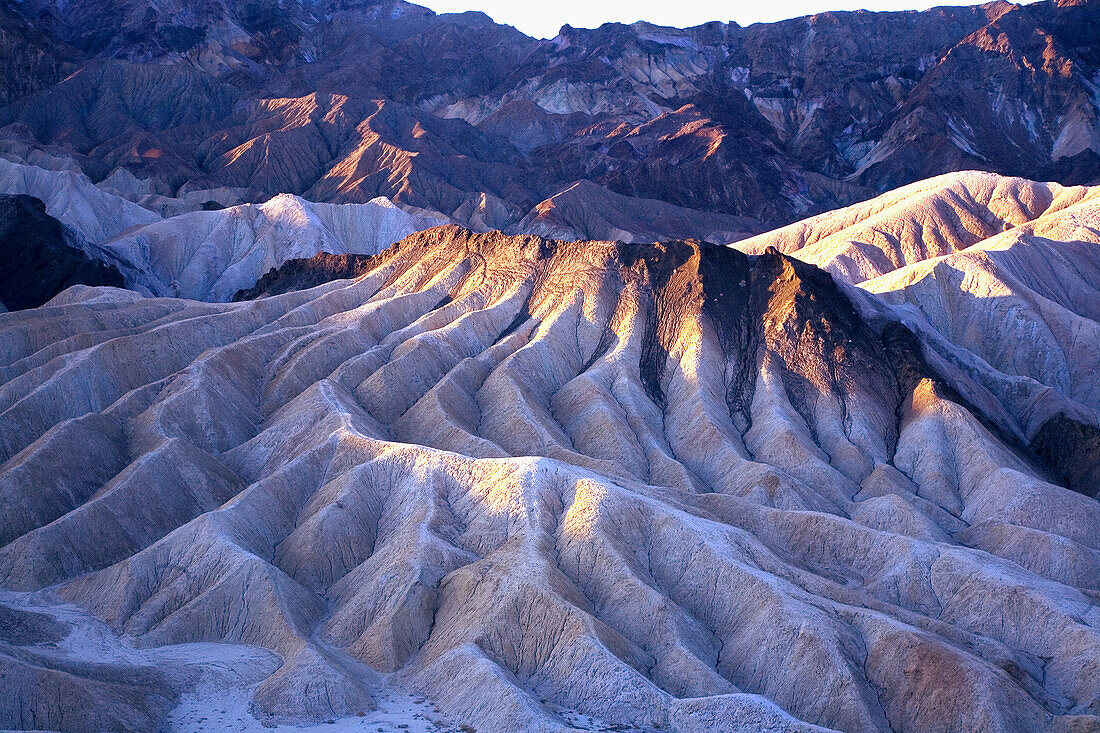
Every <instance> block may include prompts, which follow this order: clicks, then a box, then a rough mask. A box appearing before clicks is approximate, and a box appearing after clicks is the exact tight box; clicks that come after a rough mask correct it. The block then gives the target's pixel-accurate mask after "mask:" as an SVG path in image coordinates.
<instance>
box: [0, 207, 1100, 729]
mask: <svg viewBox="0 0 1100 733" xmlns="http://www.w3.org/2000/svg"><path fill="white" fill-rule="evenodd" d="M321 260H324V262H323V265H324V276H323V277H315V276H314V275H312V274H311V273H310V271H309V263H308V261H296V262H292V263H291V264H289V265H287V266H285V268H284V269H282V270H279V271H277V272H275V273H271V274H269V275H268V276H267V277H265V278H264V280H263V281H261V283H260V284H259V285H258V287H257V289H256V290H255V291H253V292H250V293H242V294H240V297H255V298H256V299H254V300H245V301H242V302H238V303H231V304H212V303H199V302H196V301H185V300H173V299H164V298H137V297H135V296H133V295H132V294H130V293H126V292H125V291H118V290H113V289H90V288H89V289H83V290H70V291H68V292H67V293H66V294H65V295H63V296H62V297H61V298H60V299H55V301H53V302H52V303H51V305H49V306H47V307H44V308H39V309H35V310H33V311H27V312H24V313H13V314H7V315H4V316H3V319H4V328H3V329H0V354H3V355H4V356H5V363H4V364H2V365H0V382H2V386H0V461H2V462H0V513H2V514H3V516H4V517H5V521H4V522H3V525H2V527H0V532H2V533H3V534H2V535H0V543H2V544H3V546H2V548H0V587H3V588H6V589H12V590H18V591H28V592H34V591H42V592H41V593H39V595H38V596H36V597H40V598H42V599H47V600H48V602H50V603H55V602H60V601H65V602H70V603H73V604H76V605H77V606H80V607H81V608H83V609H86V610H87V611H89V612H91V613H92V614H94V615H95V616H97V617H98V618H100V619H103V620H104V621H105V622H107V623H108V624H109V625H110V626H111V627H112V628H113V629H114V630H115V631H117V632H119V633H123V634H126V635H129V636H132V637H134V639H135V640H136V642H137V643H138V644H140V645H142V646H151V647H158V646H162V645H168V644H178V643H183V642H232V643H239V644H250V645H255V646H258V647H262V648H264V649H267V650H269V651H270V652H273V653H274V654H275V655H277V656H278V658H279V659H281V667H277V668H274V667H273V668H272V672H271V673H270V676H268V677H266V679H265V680H264V681H263V682H262V684H260V686H259V688H258V689H257V690H256V692H255V696H254V707H253V712H254V713H255V714H256V715H257V716H258V717H261V718H262V719H264V720H269V721H295V720H303V719H304V720H324V719H326V718H329V717H333V716H343V715H354V714H355V713H357V712H361V711H363V710H368V709H370V708H371V707H372V706H373V705H374V704H375V703H374V700H375V699H376V697H377V696H378V694H379V690H380V689H381V686H383V685H389V684H399V685H401V686H404V687H405V688H407V689H409V690H411V691H414V692H417V693H419V694H422V695H424V696H426V697H427V698H428V699H430V700H432V701H433V702H435V704H437V705H438V706H439V708H440V710H442V711H443V713H445V714H447V715H449V716H451V717H453V719H455V720H461V721H464V722H468V723H469V724H471V725H473V726H474V727H476V728H478V730H520V729H524V730H567V729H569V726H568V725H567V722H566V719H565V718H563V717H562V716H561V715H559V712H558V711H560V709H562V708H564V709H568V710H572V711H578V712H580V713H583V714H586V715H592V716H595V717H597V718H600V719H603V720H606V721H610V722H614V723H618V724H622V725H627V726H634V727H637V728H642V729H647V728H649V729H655V728H663V729H674V730H684V731H704V730H740V729H744V730H820V729H821V728H829V729H835V730H842V731H868V730H874V731H935V730H986V731H1027V730H1040V729H1055V730H1066V731H1069V730H1091V729H1092V728H1093V727H1094V726H1097V725H1100V719H1098V718H1097V717H1094V716H1097V715H1100V682H1098V680H1100V674H1098V673H1100V669H1098V666H1100V661H1098V660H1100V632H1098V630H1097V627H1098V625H1100V615H1098V613H1097V610H1096V605H1095V603H1096V600H1097V595H1098V593H1100V532H1098V529H1100V503H1098V502H1097V501H1095V500H1094V499H1092V498H1089V497H1086V496H1084V495H1082V494H1080V493H1076V492H1074V491H1071V490H1069V489H1067V488H1065V487H1063V486H1059V485H1057V483H1056V482H1059V481H1063V480H1064V478H1063V477H1064V476H1065V475H1068V474H1067V472H1068V471H1070V470H1072V471H1076V472H1077V473H1074V476H1077V475H1078V474H1080V475H1087V471H1088V470H1095V469H1089V468H1088V467H1085V468H1082V467H1080V466H1076V467H1068V468H1067V467H1066V466H1061V467H1059V466H1052V465H1048V464H1047V463H1045V461H1047V460H1054V458H1052V456H1053V453H1052V451H1051V450H1047V451H1046V452H1045V453H1044V451H1042V450H1036V452H1034V453H1032V452H1030V450H1029V449H1027V448H1025V447H1024V446H1023V445H1022V443H1021V442H1019V441H1018V440H1016V439H1014V438H1012V437H1010V436H1007V435H1005V434H1004V433H1003V432H1002V431H1001V430H1000V429H999V428H997V427H996V425H998V424H999V423H998V420H997V419H996V416H988V415H984V414H979V413H978V412H977V408H975V407H972V406H971V405H970V403H969V402H967V400H965V399H963V398H961V397H959V396H958V392H957V390H956V389H954V387H953V386H952V384H951V382H950V379H948V378H947V377H945V376H943V375H941V374H938V373H937V372H936V371H935V370H934V369H933V368H932V367H931V366H929V361H930V360H928V359H926V357H925V354H924V352H923V349H924V346H923V345H922V341H921V339H920V338H918V337H917V336H915V335H914V334H913V333H911V332H910V331H908V330H907V329H905V327H903V326H901V325H900V324H896V323H891V322H888V321H885V320H882V319H877V320H874V321H871V320H868V319H867V318H865V317H864V316H863V315H861V311H860V310H859V309H858V308H857V307H856V305H855V304H853V302H852V301H851V300H850V299H849V296H848V295H846V291H845V290H844V289H842V288H841V287H840V286H838V285H837V284H836V283H835V282H834V280H833V278H832V277H831V276H830V275H829V274H828V273H826V272H824V271H822V270H819V269H817V268H816V267H814V266H812V265H808V264H805V263H803V262H800V261H798V260H795V259H792V258H790V257H788V256H787V255H784V254H780V253H779V251H777V250H775V249H768V250H766V251H765V252H764V253H762V254H759V255H753V256H750V255H745V254H743V253H741V252H738V251H735V250H732V249H726V248H719V247H712V246H709V245H699V244H697V243H693V242H666V243H663V244H656V245H629V244H622V243H614V242H569V243H564V242H555V241H551V240H544V239H540V238H538V237H526V236H523V237H521V236H514V237H512V236H504V235H502V234H499V233H489V234H473V233H470V232H468V231H466V230H463V229H459V228H457V227H439V228H435V229H430V230H427V231H424V232H420V233H417V234H413V235H411V236H409V237H407V238H406V239H404V240H403V241H401V242H400V243H399V244H397V245H395V246H393V247H391V248H390V249H388V250H385V251H384V252H382V253H381V254H379V255H376V256H374V257H372V258H369V259H365V258H356V257H354V256H350V257H344V258H341V259H340V260H339V261H335V260H328V259H325V258H323V257H322V258H320V259H319V260H318V261H321ZM345 268H347V269H348V271H347V272H344V269H345ZM341 275H356V276H359V277H358V279H356V280H354V281H352V280H332V281H330V282H324V283H323V284H319V285H317V284H316V283H317V282H318V281H320V280H326V279H328V278H331V277H340V276H341ZM302 285H316V287H312V289H309V290H295V289H294V288H296V287H300V286H302ZM283 291H289V292H283ZM265 293H282V294H277V295H270V296H266V297H260V296H264V294H265ZM1055 429H1056V428H1055ZM1082 440H1083V441H1087V440H1089V435H1086V436H1084V437H1083V438H1082ZM1048 443H1049V441H1048ZM30 487H34V488H33V490H32V489H31V488H30ZM43 589H45V590H43ZM0 608H2V606H0ZM0 641H3V640H2V639H0ZM0 651H2V652H3V653H2V654H0V665H4V666H5V667H6V668H8V669H11V670H14V671H15V674H16V675H17V676H19V675H24V676H25V677H26V678H29V673H27V672H26V670H27V669H30V668H33V669H35V670H36V672H35V674H36V675H38V677H39V678H41V679H46V680H54V679H55V678H56V677H57V676H60V675H62V674H66V673H65V672H63V671H62V667H61V666H60V664H61V663H60V662H58V661H57V659H56V658H54V657H50V658H49V659H47V660H46V661H43V660H42V659H39V658H37V657H36V658H33V659H32V658H30V657H28V656H27V655H26V654H25V653H23V652H21V651H19V650H18V649H15V647H13V646H9V645H5V646H4V647H2V648H0ZM357 663H361V664H357ZM51 665H53V666H51ZM362 665H366V666H367V667H369V668H371V669H372V670H373V671H370V670H367V669H366V667H363V666H362ZM375 673H381V674H375ZM387 673H394V676H393V677H390V678H388V679H387V680H385V681H383V680H382V677H381V675H384V674H387ZM66 679H67V680H68V679H70V678H66ZM76 679H77V682H76V683H73V684H80V682H79V681H80V680H81V679H83V678H81V677H80V675H79V674H77V675H76ZM88 684H91V682H89V683H88ZM127 684H129V685H130V687H129V688H127V689H134V690H138V692H136V693H134V695H135V699H138V700H142V701H148V700H149V699H151V698H150V697H148V695H151V694H152V693H147V692H144V691H147V690H150V689H153V688H154V687H155V688H156V689H157V690H159V689H161V687H162V686H164V685H168V684H169V682H165V681H164V680H162V679H159V678H149V679H146V678H143V677H141V676H140V675H137V674H136V673H135V674H134V675H132V679H129V681H128V682H127ZM157 694H161V693H157ZM164 694H167V693H164ZM21 699H22V700H23V706H22V708H21V711H22V712H21V713H20V714H21V715H23V718H22V719H17V720H15V722H16V723H22V724H27V723H28V722H35V721H42V720H48V719H49V715H50V714H51V711H50V710H49V709H48V706H47V705H46V704H45V703H44V702H42V701H43V700H45V697H44V696H42V695H39V696H38V697H35V695H34V693H33V692H24V693H23V697H22V698H21ZM28 701H29V702H28ZM36 704H38V705H39V707H38V708H36V707H35V705H36ZM90 705H91V709H92V713H89V715H92V714H94V712H95V710H96V708H95V706H94V704H90ZM143 705H144V707H142V706H143ZM157 705H160V706H161V707H160V708H158V707H157ZM157 705H154V704H152V703H148V702H144V703H143V702H139V703H137V704H136V705H135V707H136V708H137V709H139V710H141V711H143V713H142V714H147V715H150V716H154V717H155V715H157V714H161V713H158V712H157V711H158V710H160V709H161V708H163V706H164V703H163V701H161V702H159V703H157ZM0 709H2V708H0ZM104 709H106V708H104ZM2 710H3V712H4V714H5V715H6V716H8V717H7V718H5V719H4V723H5V725H7V724H10V720H9V719H10V718H12V716H13V715H14V714H15V713H13V711H12V710H11V709H2ZM149 710H152V711H153V712H148V711H149ZM53 712H54V713H57V711H53ZM57 714H60V713H57ZM104 714H106V713H104ZM135 715H137V714H135ZM27 716H31V717H30V718H28V717H27ZM34 716H37V717H34ZM137 719H138V718H137V717H135V718H133V720H137ZM114 724H115V725H118V727H122V728H129V729H135V730H136V729H140V728H141V725H140V724H138V723H133V724H118V723H117V722H116V723H114ZM102 725H104V723H103V719H98V720H93V722H89V723H87V724H86V725H84V726H83V729H86V730H94V729H95V728H96V726H102ZM815 726H820V727H821V728H816V727H815Z"/></svg>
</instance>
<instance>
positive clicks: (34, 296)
mask: <svg viewBox="0 0 1100 733" xmlns="http://www.w3.org/2000/svg"><path fill="white" fill-rule="evenodd" d="M65 240H66V237H65V230H64V227H62V226H61V222H59V221H58V220H57V219H54V218H53V217H51V216H49V215H47V214H46V207H45V205H44V204H43V203H42V202H41V201H39V200H38V199H36V198H32V197H30V196H6V195H2V194H0V261H2V262H3V263H4V266H3V269H0V304H3V306H4V308H5V309H6V310H9V311H13V310H21V309H23V308H34V307H36V306H39V305H42V304H43V303H45V302H46V301H47V300H49V299H50V298H52V297H54V296H55V295H57V294H58V293H60V292H61V291H62V290H64V289H66V288H68V287H70V286H71V285H76V284H84V285H113V286H115V287H122V285H123V279H122V274H121V273H120V272H119V271H118V270H117V269H115V268H113V267H111V266H110V265H105V264H103V263H101V262H98V261H96V260H93V259H90V258H89V257H88V256H87V255H85V254H84V253H83V252H81V251H80V250H79V249H76V248H75V247H70V246H69V245H68V244H67V243H66V241H65Z"/></svg>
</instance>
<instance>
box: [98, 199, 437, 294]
mask: <svg viewBox="0 0 1100 733" xmlns="http://www.w3.org/2000/svg"><path fill="white" fill-rule="evenodd" d="M444 223H446V221H445V220H443V219H437V218H435V217H432V216H424V215H414V214H409V213H406V212H404V211H402V210H401V209H399V208H397V207H396V206H394V205H393V204H392V203H391V202H390V201H389V200H388V199H385V198H379V199H375V200H373V201H370V202H368V203H365V204H345V205H339V204H314V203H310V202H308V201H304V200H302V199H300V198H298V197H297V196H289V195H283V196H276V197H275V198H273V199H271V200H270V201H268V202H266V203H264V204H261V205H259V206H253V205H251V204H244V205H242V206H234V207H230V208H227V209H220V210H216V211H195V212H191V213H187V214H180V215H179V216H174V217H171V218H169V219H164V220H162V221H158V222H155V223H153V224H149V225H146V226H143V227H137V228H134V229H131V230H128V231H127V232H125V233H122V234H120V235H118V236H116V237H113V238H111V239H108V240H106V241H105V242H103V243H102V244H101V245H99V247H98V248H99V249H101V250H105V251H106V252H108V253H109V254H110V255H111V257H113V258H116V259H117V260H118V261H120V262H123V263H126V264H125V265H123V267H122V269H123V272H124V274H125V275H126V280H127V283H128V285H129V286H130V287H132V288H134V289H136V290H139V291H143V292H145V293H148V294H152V295H169V296H176V297H184V298H192V299H195V300H207V301H215V302H217V301H226V300H229V299H231V298H232V296H233V294H234V293H235V292H237V291H238V290H240V289H242V288H248V287H251V286H252V285H254V284H255V283H256V281H257V280H259V279H260V276H261V275H263V274H264V273H265V272H267V271H268V270H270V269H273V268H275V267H278V266H279V265H281V264H283V263H284V262H285V261H286V260H290V259H296V258H302V257H311V256H313V255H314V254H317V253H318V252H327V253H331V254H343V253H347V252H356V253H367V254H370V253H375V252H379V251H381V250H383V249H385V248H386V247H388V246H390V245H391V244H393V243H394V242H396V241H397V240H399V239H402V238H404V237H405V236H406V235H408V234H411V233H413V232H416V231H420V230H421V229H428V228H429V227H433V226H439V225H440V224H444Z"/></svg>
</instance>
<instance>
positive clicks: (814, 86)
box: [0, 0, 1100, 241]
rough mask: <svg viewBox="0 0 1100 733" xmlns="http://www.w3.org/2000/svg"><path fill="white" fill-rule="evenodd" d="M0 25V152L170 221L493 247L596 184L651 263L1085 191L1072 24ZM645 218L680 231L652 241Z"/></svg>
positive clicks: (255, 6) (935, 18)
mask: <svg viewBox="0 0 1100 733" xmlns="http://www.w3.org/2000/svg"><path fill="white" fill-rule="evenodd" d="M5 7H6V10H5V12H6V13H7V14H8V15H5V16H3V17H0V32H5V33H7V35H5V36H3V37H0V54H2V53H4V52H5V51H4V49H5V48H6V46H4V43H5V42H7V43H9V44H21V45H18V48H19V49H23V48H33V49H35V52H36V54H37V56H35V57H34V58H35V59H38V60H33V59H32V58H31V57H30V56H27V54H21V56H20V61H19V63H20V64H24V63H27V64H30V65H29V66H28V67H27V68H26V69H23V68H22V66H20V67H19V68H18V73H16V74H13V81H12V82H11V85H12V87H13V90H12V91H10V92H8V94H7V96H8V97H10V99H9V100H8V101H7V102H6V103H4V104H3V105H2V106H0V141H3V140H8V141H18V142H19V143H20V144H23V145H29V146H31V147H32V148H34V149H36V150H42V151H49V152H50V153H51V154H55V155H61V156H68V157H70V158H71V159H72V160H74V161H75V162H76V164H77V165H79V166H80V168H81V169H82V170H83V171H84V172H85V173H87V174H88V175H89V176H90V177H91V178H92V180H94V181H97V182H98V181H100V180H102V179H104V178H107V177H108V176H111V175H113V174H114V173H115V172H116V171H118V170H125V171H128V172H129V173H131V174H133V176H135V177H136V178H137V179H139V180H142V181H148V182H150V183H148V184H146V185H148V186H150V187H151V188H155V189H157V190H158V192H159V193H160V195H163V196H171V197H179V196H181V195H182V194H186V193H188V192H190V191H193V190H195V189H220V188H225V189H232V190H234V191H236V192H238V194H239V195H240V196H241V198H240V201H239V202H252V203H258V202H262V201H266V200H267V199H269V198H271V197H272V196H274V195H276V194H280V193H292V194H296V195H300V196H303V197H305V198H307V199H309V200H313V201H324V202H359V203H362V202H366V201H369V200H371V199H373V198H375V197H378V196H385V197H387V198H389V199H391V200H393V201H394V202H396V203H397V204H399V205H401V206H406V205H408V206H415V207H418V208H427V209H431V210H434V211H436V212H439V213H440V214H441V215H443V216H445V217H449V218H451V219H453V220H454V221H456V222H459V223H461V224H464V225H466V226H468V227H471V228H474V229H479V230H487V229H508V228H511V229H515V227H516V225H517V224H519V223H520V222H523V221H527V220H529V219H530V218H532V217H534V218H537V217H538V216H540V214H539V209H538V207H539V202H544V203H545V201H547V200H551V199H552V198H553V197H555V196H559V195H560V194H561V192H562V191H563V190H565V189H567V188H568V187H569V186H571V185H573V184H574V183H576V182H577V181H588V182H589V183H591V184H595V185H594V186H593V187H592V189H591V190H592V191H598V190H600V188H601V187H602V189H606V190H608V191H610V192H611V193H612V194H617V195H619V196H626V197H630V198H631V199H634V200H633V201H632V202H630V203H629V204H627V205H626V206H624V207H623V208H622V211H623V212H624V214H623V215H622V216H619V217H618V220H617V221H614V222H609V231H622V232H625V233H627V234H628V235H629V236H628V237H625V238H628V239H634V240H636V241H642V240H644V239H652V238H654V237H657V238H658V239H660V238H665V237H668V236H677V237H686V236H696V235H697V234H698V233H699V232H700V231H702V230H706V229H711V227H710V225H709V224H707V223H705V222H706V220H707V216H708V215H715V214H726V215H731V216H739V217H749V218H751V219H754V220H756V226H748V227H744V228H739V229H740V230H741V231H745V232H752V231H759V230H762V229H764V228H769V227H773V226H777V225H782V224H786V223H789V222H791V221H794V220H796V219H799V218H802V217H805V216H807V215H811V214H815V213H818V212H820V211H824V210H828V209H832V208H835V207H838V206H843V205H847V204H850V203H853V202H856V201H860V200H863V199H866V198H868V197H871V196H873V195H875V194H876V193H881V192H883V191H886V190H889V189H892V188H895V187H897V186H900V185H904V184H907V183H911V182H913V181H916V180H920V179H924V178H927V177H929V176H934V175H937V174H941V173H945V172H951V171H956V170H965V169H982V170H989V171H994V172H998V173H1002V174H1008V175H1026V176H1028V177H1031V178H1045V179H1051V180H1057V181H1059V182H1061V183H1065V184H1078V183H1088V182H1093V181H1095V180H1096V179H1097V178H1098V176H1100V153H1098V151H1100V122H1098V114H1100V112H1098V106H1097V104H1098V103H1097V95H1096V93H1095V90H1096V88H1097V85H1098V84H1100V76H1098V75H1100V48H1098V45H1097V41H1096V38H1097V37H1100V33H1097V32H1096V31H1097V29H1098V27H1100V26H1098V15H1097V5H1096V3H1094V2H1087V1H1085V0H1043V1H1042V2H1037V3H1033V4H1030V5H1026V6H1016V5H1012V4H1009V3H1005V2H993V3H988V4H986V5H981V6H973V7H965V8H936V9H933V10H929V11H926V12H920V13H918V12H899V13H867V12H855V13H822V14H819V15H815V16H809V17H805V18H798V19H792V20H788V21H783V22H780V23H772V24H758V25H753V26H749V27H746V28H742V27H739V26H737V25H736V24H727V23H722V22H717V21H718V20H720V19H716V22H714V23H708V24H705V25H702V26H698V27H695V28H689V29H675V28H662V27H657V26H652V25H649V24H645V23H636V24H633V25H629V26H628V25H621V24H607V25H605V26H603V27H601V28H598V29H591V30H585V29H575V28H571V27H569V26H565V27H563V28H562V30H561V32H560V34H559V35H558V36H557V37H555V38H554V39H552V40H545V41H543V40H536V39H532V38H528V37H526V36H524V35H522V34H520V33H518V32H517V31H515V30H514V29H512V28H510V27H507V26H500V25H497V24H495V23H493V22H492V21H491V20H490V19H488V18H487V17H485V16H484V15H482V14H479V13H465V14H458V15H435V14H434V13H432V12H431V11H428V10H426V9H424V8H420V7H418V6H415V5H411V4H408V3H404V2H395V1H393V0H381V1H377V0H341V1H339V2H337V1H336V0H309V1H308V2H307V1H305V0H294V1H293V2H280V3H275V2H274V1H273V0H249V1H248V2H243V1H242V0H216V1H214V2H208V3H202V4H198V5H196V4H194V3H188V2H180V1H178V0H173V1H172V2H152V1H151V0H111V2H110V3H109V8H110V10H109V11H107V12H105V11H104V4H103V3H102V2H100V1H99V0H66V1H65V2H60V1H59V0H22V2H20V3H17V4H14V5H12V6H10V7H7V6H5ZM9 16H10V17H9ZM5 19H6V20H5ZM5 23H6V24H7V25H5ZM4 29H10V30H9V31H5V30H4ZM5 39H11V40H8V41H5ZM11 48H13V49H14V48H16V46H11ZM12 53H13V54H15V53H16V52H15V51H14V50H13V51H12ZM24 59H27V61H26V62H25V61H24ZM13 68H15V67H14V66H13ZM62 68H63V69H64V70H65V73H64V74H62V73H61V72H60V71H58V70H59V69H62ZM70 72H71V73H70ZM62 77H63V78H62ZM2 101H3V100H2V99H0V102H2ZM605 198H606V195H605ZM653 201H659V202H663V203H664V204H671V205H673V206H675V207H680V208H681V209H689V210H690V212H682V211H681V212H679V213H678V214H677V215H676V216H675V217H672V218H666V222H667V223H673V222H675V223H676V231H667V230H662V231H660V232H654V231H652V230H651V229H649V228H648V227H647V222H648V221H649V220H650V219H653V218H662V217H663V216H664V214H665V212H666V211H667V209H666V208H665V207H662V206H656V207H655V205H654V204H653V203H652V202H653ZM626 212H628V213H629V215H627V213H626ZM559 224H560V222H555V223H554V225H555V226H558V225H559ZM567 228H568V229H572V231H569V232H564V233H566V234H568V235H569V237H570V238H581V239H583V238H591V237H602V236H606V235H604V234H602V233H599V232H597V231H586V227H585V225H584V223H580V224H579V226H573V225H572V224H571V225H570V226H569V227H567ZM554 233H555V236H558V235H560V234H562V233H563V232H561V231H555V232H554Z"/></svg>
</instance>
